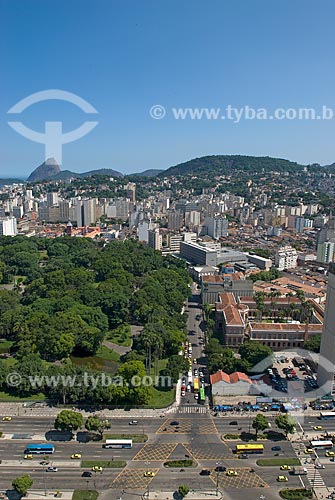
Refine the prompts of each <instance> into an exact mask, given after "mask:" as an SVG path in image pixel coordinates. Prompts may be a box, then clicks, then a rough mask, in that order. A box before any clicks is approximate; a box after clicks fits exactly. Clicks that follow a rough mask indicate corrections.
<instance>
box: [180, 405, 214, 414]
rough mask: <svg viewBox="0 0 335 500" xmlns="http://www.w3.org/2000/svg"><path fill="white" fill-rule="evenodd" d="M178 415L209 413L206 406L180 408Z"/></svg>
mask: <svg viewBox="0 0 335 500" xmlns="http://www.w3.org/2000/svg"><path fill="white" fill-rule="evenodd" d="M178 413H208V409H207V408H206V407H205V406H179V408H178Z"/></svg>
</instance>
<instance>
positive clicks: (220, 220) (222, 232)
mask: <svg viewBox="0 0 335 500" xmlns="http://www.w3.org/2000/svg"><path fill="white" fill-rule="evenodd" d="M204 224H205V226H206V228H207V234H208V236H211V237H212V238H214V239H215V240H218V239H219V238H222V237H226V236H228V220H227V219H226V217H224V216H223V215H214V217H206V218H205V223H204Z"/></svg>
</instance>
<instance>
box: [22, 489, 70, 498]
mask: <svg viewBox="0 0 335 500" xmlns="http://www.w3.org/2000/svg"><path fill="white" fill-rule="evenodd" d="M46 493H47V494H46V495H45V492H44V490H30V491H29V492H28V494H27V495H26V496H25V497H24V498H25V499H27V500H42V499H43V498H47V499H49V500H50V499H51V498H57V497H55V494H56V490H54V491H48V490H47V492H46ZM61 493H62V496H61V497H58V498H61V499H62V500H72V495H73V490H69V491H61Z"/></svg>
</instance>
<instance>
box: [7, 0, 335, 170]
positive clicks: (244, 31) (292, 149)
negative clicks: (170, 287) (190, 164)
mask: <svg viewBox="0 0 335 500" xmlns="http://www.w3.org/2000/svg"><path fill="white" fill-rule="evenodd" d="M334 16H335V4H334V2H333V0H323V2H321V3H318V2H315V0H314V1H311V0H281V1H280V2H273V1H269V0H266V1H265V0H253V1H245V0H209V1H208V2H205V1H203V0H169V1H164V0H94V1H93V0H90V1H89V0H29V1H27V0H0V33H1V35H0V38H1V47H0V55H1V67H2V75H1V80H0V88H1V101H0V102H1V104H0V107H1V116H2V119H1V121H0V135H1V145H2V147H1V151H0V176H4V177H8V176H24V175H28V174H29V173H30V172H31V171H32V170H33V169H34V168H35V167H36V166H37V165H38V164H40V163H41V162H42V161H43V160H44V146H43V144H38V143H34V142H31V141H29V140H27V139H25V138H24V137H22V136H20V135H19V134H17V133H16V132H15V131H13V130H12V129H11V128H10V127H9V126H8V124H7V121H8V120H9V118H11V119H12V118H13V115H12V117H10V116H9V115H7V111H8V110H9V109H10V108H11V107H12V106H13V105H14V104H15V103H17V102H18V101H20V100H21V99H23V98H24V97H26V96H28V95H30V94H33V93H35V92H38V91H42V90H47V89H61V90H66V91H68V92H73V93H75V94H77V95H78V96H80V97H82V98H83V99H85V100H87V101H88V102H89V103H90V104H92V105H93V106H94V107H95V108H96V109H97V111H98V112H99V114H98V115H96V116H94V115H93V117H92V116H90V115H85V114H84V113H83V112H82V111H80V110H79V109H78V108H76V107H75V106H73V105H72V104H70V103H64V102H61V101H48V102H41V103H38V104H35V105H33V106H31V107H30V108H28V109H27V110H26V111H24V112H23V113H22V114H21V115H20V116H16V117H15V118H16V119H17V120H18V121H22V122H23V123H24V124H25V125H26V126H27V127H30V128H32V129H35V130H38V131H43V129H44V122H45V121H62V122H63V128H64V130H65V131H70V130H72V129H73V128H77V127H78V126H80V125H81V124H82V122H83V121H85V120H90V119H97V120H98V121H99V125H98V126H97V127H96V128H95V129H94V130H93V131H92V132H91V133H89V134H88V135H86V136H85V137H83V138H82V139H80V140H78V141H75V142H72V143H70V144H66V145H64V146H63V150H62V153H63V155H62V160H63V161H62V163H63V164H62V168H63V169H70V170H74V171H78V172H80V171H85V170H90V169H96V168H102V167H109V168H114V169H116V170H119V171H121V172H123V173H131V172H136V171H142V170H145V169H147V168H168V167H169V166H171V165H175V164H177V163H180V162H183V161H187V160H189V159H191V158H194V157H198V156H202V155H207V154H248V155H259V156H264V155H269V156H276V157H282V158H288V159H290V160H293V161H298V162H301V163H314V162H318V163H321V164H328V163H332V162H334V161H335V140H334V135H335V120H330V121H329V120H328V121H323V120H321V121H306V120H305V121H301V120H300V121H299V120H284V121H277V120H274V121H259V120H258V121H255V120H241V122H240V123H233V122H231V121H227V120H216V121H215V120H211V121H210V120H205V119H203V120H190V119H188V120H175V119H174V118H173V116H172V113H171V108H172V107H198V108H201V107H213V108H218V107H225V106H227V105H228V104H230V105H232V106H235V107H242V106H244V105H249V106H251V107H254V108H259V107H262V108H268V109H270V110H273V109H274V108H278V107H285V108H291V107H294V108H297V107H315V108H316V109H317V110H319V108H320V107H321V106H322V105H327V106H329V107H332V108H334V109H335V68H334V61H335V57H334V51H335V49H334V47H335V46H334V42H333V19H334ZM155 104H160V105H162V106H164V107H165V108H166V111H167V114H166V117H165V118H164V119H161V120H154V119H152V118H151V117H150V115H149V110H150V108H151V106H153V105H155ZM334 116H335V114H334Z"/></svg>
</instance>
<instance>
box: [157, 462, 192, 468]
mask: <svg viewBox="0 0 335 500" xmlns="http://www.w3.org/2000/svg"><path fill="white" fill-rule="evenodd" d="M197 466H198V463H197V462H195V461H194V460H168V461H167V462H164V467H177V468H184V467H197Z"/></svg>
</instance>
